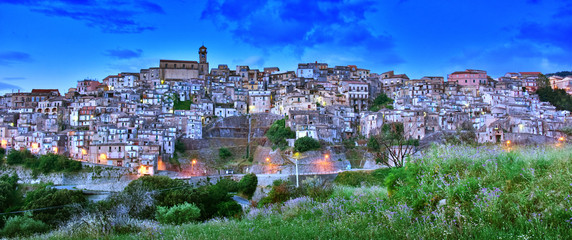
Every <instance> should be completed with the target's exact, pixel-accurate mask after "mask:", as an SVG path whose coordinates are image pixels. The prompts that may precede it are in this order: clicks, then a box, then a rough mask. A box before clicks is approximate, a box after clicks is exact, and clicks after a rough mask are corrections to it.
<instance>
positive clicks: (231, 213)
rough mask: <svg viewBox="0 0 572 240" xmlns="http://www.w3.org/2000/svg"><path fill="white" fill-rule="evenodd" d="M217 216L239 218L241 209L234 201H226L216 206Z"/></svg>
mask: <svg viewBox="0 0 572 240" xmlns="http://www.w3.org/2000/svg"><path fill="white" fill-rule="evenodd" d="M217 209H218V212H217V216H219V217H236V218H238V217H240V214H241V213H242V207H241V206H240V204H238V203H237V202H235V201H226V202H221V203H219V204H217Z"/></svg>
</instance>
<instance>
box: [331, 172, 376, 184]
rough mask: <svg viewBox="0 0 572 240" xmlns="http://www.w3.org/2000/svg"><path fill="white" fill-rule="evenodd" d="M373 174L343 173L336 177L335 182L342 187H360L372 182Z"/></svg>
mask: <svg viewBox="0 0 572 240" xmlns="http://www.w3.org/2000/svg"><path fill="white" fill-rule="evenodd" d="M370 178H371V174H370V173H368V172H361V171H360V172H341V173H339V174H338V176H336V179H334V182H335V183H337V184H341V185H346V186H353V187H358V186H361V185H362V183H364V184H365V183H369V182H371V179H370Z"/></svg>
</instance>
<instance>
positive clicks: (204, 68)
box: [199, 45, 209, 75]
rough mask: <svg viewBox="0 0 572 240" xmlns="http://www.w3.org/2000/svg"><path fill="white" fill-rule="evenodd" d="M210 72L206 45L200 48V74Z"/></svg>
mask: <svg viewBox="0 0 572 240" xmlns="http://www.w3.org/2000/svg"><path fill="white" fill-rule="evenodd" d="M208 73H209V63H208V62H207V48H206V47H205V45H203V46H201V47H200V48H199V75H207V74H208Z"/></svg>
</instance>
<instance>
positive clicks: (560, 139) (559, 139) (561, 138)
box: [558, 137, 566, 142]
mask: <svg viewBox="0 0 572 240" xmlns="http://www.w3.org/2000/svg"><path fill="white" fill-rule="evenodd" d="M558 141H560V142H564V141H566V139H565V138H564V137H560V138H558Z"/></svg>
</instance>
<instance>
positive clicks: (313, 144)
mask: <svg viewBox="0 0 572 240" xmlns="http://www.w3.org/2000/svg"><path fill="white" fill-rule="evenodd" d="M320 147H321V146H320V142H318V140H316V139H313V138H311V137H308V136H305V137H301V138H298V139H296V142H294V150H296V151H297V152H306V151H311V150H316V149H320Z"/></svg>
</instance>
